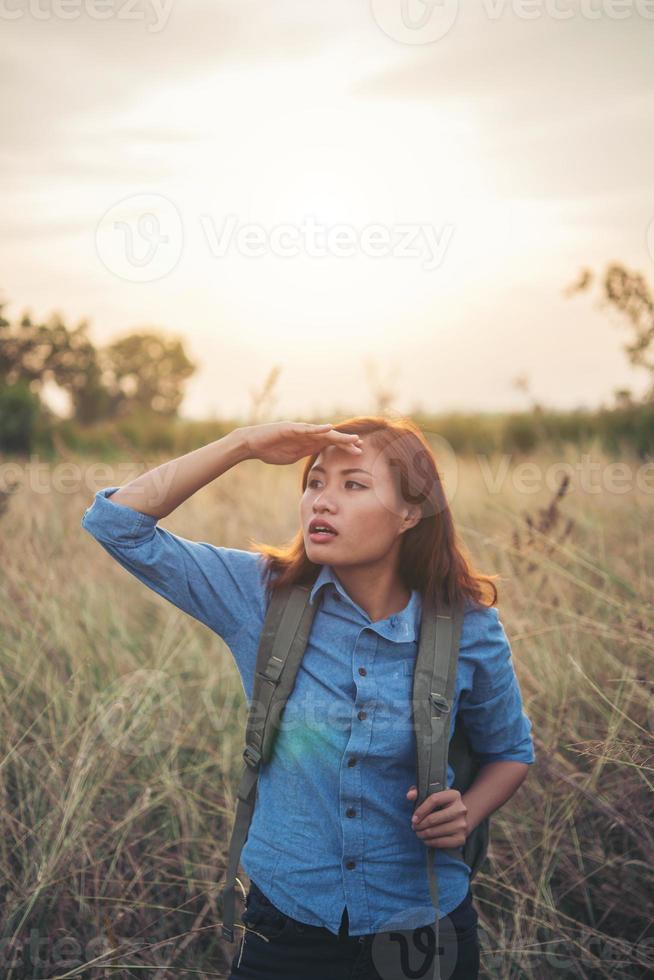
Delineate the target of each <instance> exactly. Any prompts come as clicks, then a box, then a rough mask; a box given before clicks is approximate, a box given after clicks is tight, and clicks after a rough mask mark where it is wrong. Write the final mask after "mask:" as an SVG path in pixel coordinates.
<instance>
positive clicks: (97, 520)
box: [81, 487, 157, 542]
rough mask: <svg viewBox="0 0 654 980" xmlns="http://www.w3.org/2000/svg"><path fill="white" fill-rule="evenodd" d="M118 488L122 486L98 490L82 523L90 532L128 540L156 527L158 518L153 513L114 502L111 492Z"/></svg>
mask: <svg viewBox="0 0 654 980" xmlns="http://www.w3.org/2000/svg"><path fill="white" fill-rule="evenodd" d="M116 490H120V487H103V488H102V490H98V491H97V492H96V494H95V497H94V500H93V503H92V504H91V506H90V507H87V509H86V510H85V511H84V514H83V515H82V521H81V525H82V527H83V528H84V529H85V530H86V531H88V532H89V534H92V535H93V537H94V538H98V539H108V540H111V541H123V542H126V541H129V540H130V539H132V538H135V537H138V536H139V535H142V534H143V532H144V531H150V530H151V529H152V528H153V527H155V525H156V524H157V518H156V517H152V515H151V514H142V513H141V512H140V511H138V510H135V509H134V508H133V507H127V506H125V505H124V504H115V503H113V502H112V500H111V494H112V493H115V491H116Z"/></svg>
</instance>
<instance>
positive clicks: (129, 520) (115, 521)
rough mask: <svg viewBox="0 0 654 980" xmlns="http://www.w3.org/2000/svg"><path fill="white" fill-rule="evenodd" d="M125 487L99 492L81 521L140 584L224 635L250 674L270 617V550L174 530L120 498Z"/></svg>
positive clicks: (240, 662) (105, 489)
mask: <svg viewBox="0 0 654 980" xmlns="http://www.w3.org/2000/svg"><path fill="white" fill-rule="evenodd" d="M118 489H119V487H104V488H103V489H102V490H98V491H97V493H96V494H95V499H94V501H93V503H92V504H91V506H90V507H88V508H87V509H86V511H85V512H84V514H83V516H82V520H81V526H82V527H83V528H84V529H85V530H86V531H88V533H89V534H91V535H92V536H93V537H94V538H95V539H96V541H98V543H99V544H101V545H102V547H103V548H104V549H105V551H107V552H108V553H109V554H110V555H111V557H112V558H114V559H115V560H116V561H117V562H118V563H119V564H120V565H122V566H123V568H125V569H126V570H127V571H128V572H130V573H131V574H132V575H134V576H135V577H136V578H137V579H138V580H139V581H140V582H142V583H143V584H144V585H146V586H148V588H150V589H152V590H153V591H154V592H157V593H158V594H159V595H161V596H163V597H164V598H165V599H167V600H168V601H169V602H171V603H172V604H173V605H175V606H177V608H178V609H181V610H183V611H184V612H186V613H188V614H189V615H190V616H192V617H194V618H195V619H197V620H199V621H200V622H201V623H203V624H204V625H205V626H208V627H209V629H211V630H213V631H214V632H215V633H217V634H218V635H219V636H220V637H222V639H224V640H225V642H226V643H227V644H228V646H229V647H230V649H231V650H232V653H233V654H234V656H235V658H236V660H237V663H238V665H239V668H241V673H242V674H243V668H245V669H246V670H247V673H248V674H250V673H251V672H252V671H253V669H254V661H255V659H256V647H257V639H258V636H259V634H260V632H261V628H262V626H263V621H264V618H265V586H264V580H263V555H261V554H260V553H258V552H251V551H243V550H240V549H238V548H224V547H219V546H216V545H213V544H209V543H207V542H205V541H191V540H188V539H187V538H182V537H180V536H179V535H176V534H173V533H172V532H171V531H167V530H166V529H165V528H162V527H159V526H158V522H157V518H155V517H152V516H150V515H148V514H142V513H141V512H140V511H137V510H135V509H134V508H132V507H127V506H125V505H123V504H117V503H113V502H112V500H111V494H112V493H114V492H115V491H116V490H118ZM250 661H252V663H250Z"/></svg>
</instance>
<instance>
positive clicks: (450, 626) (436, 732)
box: [412, 595, 463, 947]
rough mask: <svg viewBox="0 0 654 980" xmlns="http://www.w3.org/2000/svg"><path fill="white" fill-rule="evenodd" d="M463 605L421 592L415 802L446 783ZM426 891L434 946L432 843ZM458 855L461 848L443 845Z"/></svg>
mask: <svg viewBox="0 0 654 980" xmlns="http://www.w3.org/2000/svg"><path fill="white" fill-rule="evenodd" d="M462 623H463V610H462V608H461V607H460V606H457V607H449V606H447V605H445V604H444V603H438V605H436V604H435V603H434V602H433V600H432V599H431V598H430V597H429V596H425V595H423V609H422V619H421V625H420V639H419V643H418V654H417V659H416V666H415V669H414V674H413V692H412V693H413V725H414V730H415V736H416V755H417V773H416V786H417V790H418V795H417V800H416V807H418V806H420V804H421V803H422V802H424V800H425V799H426V798H427V797H428V796H430V795H431V794H432V793H439V792H440V791H441V790H443V789H446V788H447V761H448V750H449V735H450V713H451V710H452V703H453V699H454V688H455V683H456V671H457V666H458V662H459V644H460V638H461V626H462ZM425 850H426V861H427V875H428V879H429V891H430V893H431V898H432V902H433V905H434V910H435V913H436V920H435V925H436V945H437V947H438V942H439V939H438V913H439V902H438V885H437V881H436V874H435V870H434V861H435V850H436V849H435V848H433V847H427V846H426V847H425ZM442 850H444V851H445V853H449V854H450V855H451V856H453V857H456V858H457V859H460V858H461V851H462V848H442Z"/></svg>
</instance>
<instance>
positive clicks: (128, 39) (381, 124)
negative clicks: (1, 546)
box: [0, 0, 654, 421]
mask: <svg viewBox="0 0 654 980" xmlns="http://www.w3.org/2000/svg"><path fill="white" fill-rule="evenodd" d="M0 20H3V21H4V23H3V24H2V25H1V26H2V30H1V32H0V37H1V40H0V46H1V48H2V58H1V60H0V81H1V84H2V93H3V98H2V100H1V104H0V113H1V120H2V134H3V139H2V143H1V144H0V159H1V172H2V177H3V181H2V187H3V193H2V195H1V197H0V222H1V227H2V232H3V233H2V236H1V237H0V260H1V267H2V270H3V276H2V279H1V280H0V295H1V296H2V299H3V300H4V302H5V303H6V309H5V314H7V313H8V314H9V316H10V317H18V316H20V315H22V313H23V312H25V311H26V310H27V311H29V312H30V313H31V314H32V315H33V316H34V317H36V318H40V319H47V318H48V317H49V316H50V315H51V314H53V313H58V314H60V315H61V316H62V317H63V319H64V320H65V322H66V323H67V324H68V325H69V326H71V327H72V326H75V325H77V323H79V322H80V321H82V320H87V321H89V324H90V327H89V332H90V335H91V337H92V338H93V339H94V341H95V342H96V343H97V344H104V343H108V342H110V341H111V340H113V339H116V338H118V337H119V336H122V335H125V334H127V333H130V332H132V331H134V330H137V329H138V330H142V329H157V330H160V331H161V332H163V333H165V334H166V335H168V336H171V337H180V338H181V339H182V340H183V342H184V345H185V349H186V351H187V353H188V355H189V357H190V358H191V359H192V360H193V361H194V362H195V363H196V364H197V367H198V369H197V371H196V373H195V375H194V376H193V378H192V379H191V380H190V381H189V382H188V383H187V386H186V395H185V399H184V402H183V404H182V409H181V413H182V414H183V415H184V416H185V417H188V418H210V417H220V416H223V415H226V416H229V417H235V416H243V415H247V413H248V411H249V410H250V407H251V406H252V404H253V399H254V398H255V397H256V393H257V392H261V391H262V389H263V388H264V386H265V383H266V380H267V378H268V377H269V376H270V373H271V371H272V370H273V369H277V370H278V371H279V375H278V380H277V383H276V387H275V389H274V397H273V402H272V403H271V405H270V406H269V411H270V417H272V418H293V417H298V418H300V417H312V418H317V419H320V420H328V421H337V417H334V416H333V415H332V414H331V413H332V412H333V411H334V410H335V409H336V408H337V407H338V408H340V409H341V410H342V411H343V412H344V413H346V414H354V413H357V414H358V413H361V412H365V411H370V410H373V409H374V407H375V404H376V403H375V396H374V393H375V384H376V383H380V384H383V386H384V387H385V388H386V389H388V390H390V392H391V393H392V402H391V406H390V407H391V408H392V410H394V411H398V412H407V413H410V412H411V411H412V410H418V409H420V410H423V411H434V412H441V411H450V410H460V411H476V410H484V411H503V410H513V409H520V408H523V407H528V405H529V404H530V403H531V400H532V399H535V400H536V401H538V402H539V403H540V404H543V405H546V406H550V407H552V408H574V407H587V408H592V407H595V406H598V405H600V404H611V403H612V399H613V392H614V390H615V389H616V388H620V387H629V388H631V389H632V391H633V392H634V394H636V395H638V394H641V393H643V392H644V391H645V389H646V387H647V386H648V378H647V377H646V375H645V373H644V372H642V371H639V370H638V369H635V368H633V367H632V366H630V365H629V362H628V360H627V357H626V355H625V353H624V351H623V345H624V343H626V342H627V341H628V339H629V337H630V334H629V331H628V328H627V327H626V326H625V325H622V324H620V323H619V322H618V321H617V320H616V318H615V317H613V318H611V317H609V315H608V314H607V312H606V311H603V310H601V309H600V308H599V307H598V304H597V296H598V295H599V293H596V294H592V293H590V294H579V295H577V296H575V297H573V298H569V297H567V296H566V295H565V292H564V290H565V287H566V286H567V285H569V284H570V283H571V282H572V281H574V280H575V279H576V278H577V276H578V274H579V271H580V269H581V268H582V267H587V268H590V269H592V270H593V271H594V272H596V273H597V274H601V273H602V272H603V270H604V269H605V267H606V265H607V264H608V263H609V262H613V261H619V262H623V263H625V264H626V265H627V266H629V267H630V268H632V269H634V270H638V271H640V272H641V273H643V274H644V275H645V277H646V278H647V279H648V280H649V281H650V282H651V283H652V284H654V225H653V224H652V223H653V221H654V181H653V176H652V175H654V127H653V123H654V58H653V57H652V51H653V50H654V0H638V2H636V0H634V2H633V3H631V2H630V0H584V2H582V3H580V2H577V0H542V2H541V0H522V2H518V0H512V2H503V0H481V2H476V3H474V4H473V3H468V4H465V5H464V4H463V3H457V2H456V0H428V2H423V0H366V2H363V0H362V2H359V0H348V2H341V0H330V2H329V3H328V4H327V3H318V2H315V0H314V2H311V0H277V2H276V3H275V4H271V3H264V2H262V0H258V2H253V0H228V2H222V0H172V2H171V0H129V2H128V0H2V2H1V3H0ZM517 377H526V378H527V381H528V389H529V390H528V392H525V391H524V390H523V389H521V388H520V387H519V386H516V384H515V379H516V378H517ZM375 379H376V381H375ZM48 397H49V398H51V403H52V404H53V406H54V407H60V408H61V409H62V410H64V408H65V406H64V401H63V400H62V399H60V398H58V397H57V393H56V392H53V391H50V392H49V396H48Z"/></svg>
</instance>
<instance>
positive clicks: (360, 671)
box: [359, 667, 366, 677]
mask: <svg viewBox="0 0 654 980" xmlns="http://www.w3.org/2000/svg"><path fill="white" fill-rule="evenodd" d="M359 673H360V674H361V676H362V677H365V676H366V668H365V667H359Z"/></svg>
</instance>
